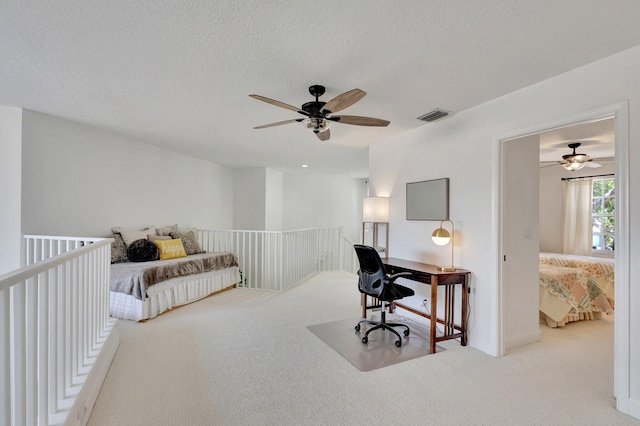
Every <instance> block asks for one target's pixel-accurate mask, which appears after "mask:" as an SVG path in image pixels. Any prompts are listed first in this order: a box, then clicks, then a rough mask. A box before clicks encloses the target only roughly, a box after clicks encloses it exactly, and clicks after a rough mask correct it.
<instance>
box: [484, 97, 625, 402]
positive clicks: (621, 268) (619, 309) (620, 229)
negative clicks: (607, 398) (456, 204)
mask: <svg viewBox="0 0 640 426" xmlns="http://www.w3.org/2000/svg"><path fill="white" fill-rule="evenodd" d="M606 117H613V118H615V175H616V176H615V181H616V254H615V271H616V273H615V300H616V313H615V317H614V396H615V397H616V408H617V409H618V410H620V411H622V412H624V413H628V411H629V396H630V392H629V385H630V381H629V373H630V365H629V362H630V352H629V349H630V348H629V329H630V324H629V321H630V314H629V288H630V282H629V276H630V271H629V268H630V265H629V160H628V158H629V104H628V101H623V102H620V103H616V104H613V105H609V106H605V107H601V108H597V109H593V110H589V111H584V112H581V113H577V114H574V115H571V116H567V117H563V118H559V119H555V120H550V121H548V122H543V123H539V124H536V125H533V126H529V127H527V128H523V129H516V130H513V131H511V132H509V133H508V134H505V135H503V136H502V137H499V138H496V142H495V144H494V158H497V162H498V167H495V168H494V171H495V176H494V194H496V197H495V200H494V212H493V218H494V230H495V241H496V247H495V249H496V252H495V259H496V260H497V264H496V276H497V277H498V300H497V301H496V307H497V312H496V318H497V326H498V327H497V339H496V345H497V347H496V353H497V354H498V356H501V357H502V356H504V355H505V354H506V348H505V343H506V342H505V335H504V333H505V321H506V320H507V318H505V311H504V306H505V303H506V302H507V301H506V300H505V299H506V297H505V285H504V283H503V273H502V268H503V266H504V262H502V261H501V260H502V248H503V247H502V244H503V241H502V226H501V223H502V216H503V212H502V205H503V199H502V198H503V194H502V187H503V179H504V176H503V172H502V170H503V165H504V164H503V163H504V161H505V159H504V158H503V149H502V148H503V144H504V143H506V142H508V141H509V140H512V139H517V138H521V137H524V136H530V135H534V134H539V133H543V132H546V131H549V130H554V129H558V128H562V127H567V126H571V125H575V124H580V123H584V122H588V121H592V120H598V119H602V118H606Z"/></svg>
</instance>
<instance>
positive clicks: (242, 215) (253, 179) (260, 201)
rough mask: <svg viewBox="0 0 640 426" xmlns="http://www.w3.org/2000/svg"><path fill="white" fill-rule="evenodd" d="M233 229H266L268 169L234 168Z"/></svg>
mask: <svg viewBox="0 0 640 426" xmlns="http://www.w3.org/2000/svg"><path fill="white" fill-rule="evenodd" d="M233 175H234V184H233V185H234V186H233V192H234V194H235V195H234V201H233V211H234V216H233V229H242V230H262V231H264V229H265V220H266V217H265V214H266V213H265V203H266V195H267V193H266V169H265V168H264V167H248V168H241V169H234V171H233Z"/></svg>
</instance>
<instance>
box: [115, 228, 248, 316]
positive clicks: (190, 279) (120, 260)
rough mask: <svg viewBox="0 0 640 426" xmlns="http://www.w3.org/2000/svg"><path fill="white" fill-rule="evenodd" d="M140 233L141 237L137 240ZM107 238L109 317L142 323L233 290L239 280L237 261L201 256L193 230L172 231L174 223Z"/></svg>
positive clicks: (215, 255)
mask: <svg viewBox="0 0 640 426" xmlns="http://www.w3.org/2000/svg"><path fill="white" fill-rule="evenodd" d="M136 233H137V234H136ZM158 234H163V235H158ZM164 234H167V235H164ZM143 235H144V237H145V238H138V237H141V236H143ZM113 237H114V243H113V244H112V265H111V291H110V304H109V313H110V315H111V316H112V317H115V318H121V319H127V320H134V321H144V320H147V319H150V318H154V317H156V316H157V315H159V314H161V313H163V312H165V311H167V310H169V309H172V308H173V307H176V306H181V305H185V304H188V303H191V302H194V301H196V300H200V299H202V298H204V297H207V296H209V295H212V294H215V293H218V292H220V291H223V290H226V289H229V288H232V287H235V286H236V283H238V282H239V281H240V274H239V270H238V259H237V257H236V256H235V255H234V254H232V253H205V252H204V251H203V250H202V249H201V248H200V245H199V243H198V242H197V240H196V238H195V231H192V230H178V229H177V225H174V226H172V227H167V228H155V227H150V228H147V229H145V230H144V231H128V230H124V229H122V228H113ZM127 243H128V244H127ZM154 248H157V251H156V252H155V254H154V252H153V250H154ZM136 249H137V251H136ZM147 250H148V251H149V253H148V252H147ZM181 250H182V251H181ZM158 257H159V258H160V259H159V260H147V259H148V258H151V259H158ZM132 260H134V261H132Z"/></svg>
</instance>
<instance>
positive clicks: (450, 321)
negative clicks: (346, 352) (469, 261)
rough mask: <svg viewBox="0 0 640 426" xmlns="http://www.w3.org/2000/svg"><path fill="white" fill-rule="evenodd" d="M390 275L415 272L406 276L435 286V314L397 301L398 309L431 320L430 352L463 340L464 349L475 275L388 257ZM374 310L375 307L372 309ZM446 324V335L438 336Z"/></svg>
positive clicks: (433, 308) (431, 309) (433, 297)
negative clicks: (440, 303)
mask: <svg viewBox="0 0 640 426" xmlns="http://www.w3.org/2000/svg"><path fill="white" fill-rule="evenodd" d="M382 263H384V265H385V270H386V272H387V273H388V274H397V273H399V272H411V274H412V275H407V276H406V277H402V278H405V279H408V280H412V281H417V282H420V283H423V284H428V285H430V286H431V299H430V302H431V308H430V311H431V315H428V314H426V313H424V312H420V311H418V310H416V309H413V308H411V307H409V306H406V305H403V304H402V303H398V302H396V304H395V305H396V307H398V308H402V309H405V310H407V311H409V312H411V313H413V314H416V315H419V316H421V317H424V318H428V319H429V322H430V324H429V353H434V352H435V351H436V343H437V342H441V341H443V340H449V339H457V338H458V337H460V343H461V344H462V346H466V345H467V309H468V300H469V276H470V275H471V273H470V272H469V271H466V270H464V269H456V270H455V271H454V272H443V271H438V267H437V266H435V265H428V264H426V263H420V262H412V261H410V260H404V259H396V258H392V257H390V258H386V259H382ZM456 285H460V286H462V288H461V290H462V297H461V305H462V306H461V307H460V324H456V323H455V321H454V312H455V291H456V290H455V286H456ZM440 286H444V292H445V293H444V318H438V287H440ZM363 296H364V297H363V303H362V317H363V318H364V317H366V309H367V308H369V306H367V305H366V296H365V295H364V294H363ZM372 307H373V306H372ZM437 323H440V324H442V325H444V334H443V335H441V336H436V324H437Z"/></svg>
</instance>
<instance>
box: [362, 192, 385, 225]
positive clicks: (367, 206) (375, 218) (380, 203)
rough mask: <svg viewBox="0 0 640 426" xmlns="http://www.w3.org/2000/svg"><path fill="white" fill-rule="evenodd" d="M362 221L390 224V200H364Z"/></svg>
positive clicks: (383, 198)
mask: <svg viewBox="0 0 640 426" xmlns="http://www.w3.org/2000/svg"><path fill="white" fill-rule="evenodd" d="M362 221H363V222H373V223H387V222H389V198H387V197H367V198H364V199H363V200H362Z"/></svg>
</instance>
